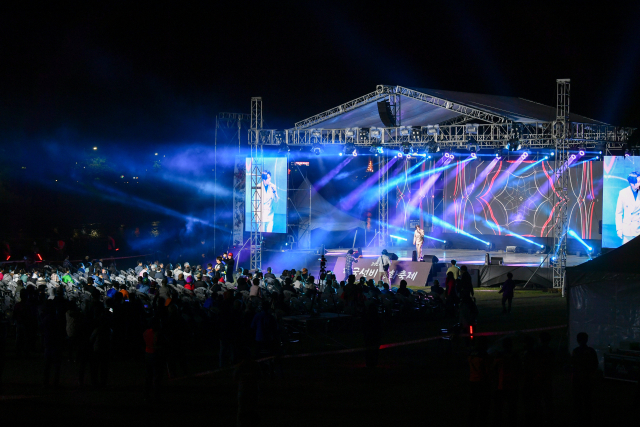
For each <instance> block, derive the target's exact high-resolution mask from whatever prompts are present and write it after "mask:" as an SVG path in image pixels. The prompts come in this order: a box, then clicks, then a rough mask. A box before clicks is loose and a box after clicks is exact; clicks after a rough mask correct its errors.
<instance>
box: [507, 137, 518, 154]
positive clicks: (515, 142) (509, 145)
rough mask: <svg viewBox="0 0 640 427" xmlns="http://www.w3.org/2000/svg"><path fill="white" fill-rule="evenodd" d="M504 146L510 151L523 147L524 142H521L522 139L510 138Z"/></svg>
mask: <svg viewBox="0 0 640 427" xmlns="http://www.w3.org/2000/svg"><path fill="white" fill-rule="evenodd" d="M504 148H506V149H507V150H509V151H518V150H520V149H521V148H522V144H520V141H518V140H517V139H515V138H514V139H510V140H509V142H507V145H506V146H505V147H504Z"/></svg>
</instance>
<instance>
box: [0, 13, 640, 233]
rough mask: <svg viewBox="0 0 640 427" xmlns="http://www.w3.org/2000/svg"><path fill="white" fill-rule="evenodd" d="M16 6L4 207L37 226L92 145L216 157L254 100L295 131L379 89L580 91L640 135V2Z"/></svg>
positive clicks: (593, 112) (8, 20)
mask: <svg viewBox="0 0 640 427" xmlns="http://www.w3.org/2000/svg"><path fill="white" fill-rule="evenodd" d="M19 7H22V9H12V10H11V9H5V10H4V11H3V12H2V13H1V14H0V34H1V36H2V38H1V40H2V43H1V44H0V51H1V52H2V55H1V58H2V61H1V65H0V77H1V81H2V83H3V84H2V85H0V141H1V142H0V144H1V148H0V150H1V151H0V157H1V160H0V167H1V169H0V198H1V199H2V200H1V201H0V203H2V204H3V210H4V211H5V212H7V210H8V207H7V203H8V202H11V203H12V204H13V205H12V206H14V207H15V203H18V204H19V206H21V208H22V209H24V210H25V211H28V212H29V214H28V215H26V216H25V215H22V214H21V215H17V214H16V212H15V210H14V209H9V210H10V211H11V212H12V213H11V215H12V216H11V220H10V221H20V226H21V227H26V228H29V227H30V221H34V220H38V219H39V218H40V217H37V215H36V213H34V212H33V211H34V210H37V208H38V203H42V200H43V199H41V198H40V197H43V193H56V194H62V195H64V194H65V191H66V190H60V189H57V190H56V189H49V188H48V187H42V186H41V185H40V186H38V185H39V184H38V181H39V180H49V181H51V180H52V179H55V178H58V177H59V178H60V180H61V181H62V180H64V179H67V181H69V182H72V181H73V180H76V179H75V178H76V177H75V176H74V177H73V178H70V176H71V172H69V171H70V170H71V169H73V167H74V163H75V162H76V161H78V159H80V160H81V161H82V158H81V157H82V153H85V154H86V153H87V151H90V150H91V147H92V146H96V145H97V146H99V147H100V150H101V153H107V155H108V156H111V157H112V158H113V157H117V156H123V155H124V154H123V153H126V156H127V157H128V158H129V159H130V160H131V163H136V162H137V163H139V164H140V165H142V164H144V165H145V166H144V167H145V168H147V167H148V166H149V164H151V163H149V162H150V161H151V160H150V159H149V156H150V155H151V154H150V153H151V152H153V151H154V150H157V149H158V147H161V149H165V151H166V147H172V148H174V149H180V147H183V149H184V150H189V149H194V147H200V148H197V149H196V151H197V150H200V149H201V148H202V147H207V146H210V145H211V144H212V141H213V132H214V128H215V116H216V114H217V113H218V112H221V111H228V112H242V113H249V106H250V97H251V96H261V97H262V98H263V105H264V117H265V127H270V128H285V127H286V128H288V127H291V126H293V124H294V122H295V121H298V120H302V119H304V118H307V117H309V116H311V115H313V114H316V113H319V112H321V111H324V110H325V109H328V108H331V107H333V106H336V105H338V104H341V103H343V102H346V101H349V100H351V99H354V98H356V97H358V96H360V95H363V94H366V93H368V92H371V91H373V90H374V89H375V86H376V85H377V84H392V85H402V86H406V87H423V88H436V89H445V90H455V91H467V92H477V93H488V94H496V95H509V96H519V97H522V98H526V99H530V100H533V101H536V102H540V103H543V104H547V105H552V106H553V105H555V79H556V78H571V79H572V99H571V109H572V111H573V112H575V113H579V114H582V115H584V116H587V117H591V118H594V119H598V120H602V121H605V122H608V123H611V124H614V125H619V126H631V127H637V126H638V125H639V124H640V120H638V113H640V100H639V99H640V96H639V95H640V85H639V84H638V81H639V79H638V78H637V74H638V73H637V71H638V69H639V65H640V63H639V59H640V31H639V30H638V21H639V19H638V18H640V3H638V2H611V3H607V4H606V7H605V5H601V6H598V7H590V4H587V3H584V2H562V3H561V2H557V4H556V5H542V4H534V3H533V2H527V3H517V2H514V3H512V4H511V5H510V6H502V7H490V6H487V4H486V3H481V2H474V3H472V4H468V3H466V2H442V4H435V3H434V2H429V3H427V2H424V3H423V4H421V5H410V4H406V5H405V4H402V3H399V2H395V3H393V2H389V3H386V4H383V5H380V6H379V7H376V6H373V5H372V3H370V2H359V3H355V2H353V3H349V4H348V5H346V4H343V3H336V4H332V3H329V2H322V3H321V2H313V3H311V2H309V4H307V5H296V6H291V5H288V4H285V3H260V4H259V5H254V4H251V3H235V5H229V4H222V3H221V2H215V3H212V4H208V5H205V4H203V5H189V4H188V3H187V2H183V3H179V4H178V5H177V6H173V7H164V6H159V5H158V4H156V3H151V2H150V3H147V5H146V6H144V7H143V6H142V5H141V4H139V3H137V2H136V4H135V5H134V4H133V3H129V2H127V3H121V4H120V5H119V6H113V5H112V4H111V3H106V4H91V5H81V6H79V7H78V6H77V5H74V6H73V7H62V6H52V5H48V6H43V5H42V4H37V5H25V6H19ZM201 156H203V155H202V154H201V151H197V153H196V154H195V155H194V157H195V158H196V159H198V158H199V157H201ZM145 162H146V163H145ZM200 164H201V167H202V169H203V170H204V169H205V168H209V167H210V165H209V164H207V162H206V161H204V162H199V161H196V162H194V166H193V169H198V165H200ZM24 165H28V166H29V169H28V171H29V175H28V178H27V177H25V176H22V175H20V173H21V171H20V170H21V169H20V168H22V167H23V166H24ZM141 170H142V169H141ZM32 171H33V172H32ZM118 173H119V172H118ZM123 173H124V171H123ZM190 173H191V175H189V176H197V177H198V179H205V178H206V176H205V175H204V172H202V171H197V170H196V171H195V172H194V171H190ZM78 181H79V179H78V180H76V182H78ZM68 194H72V192H71V190H69V193H68ZM73 194H75V195H77V196H81V193H78V192H75V193H73ZM51 197H53V196H51ZM74 197H76V196H74ZM171 199H175V197H171ZM46 200H48V199H46ZM55 203H57V204H56V205H55V206H57V207H59V204H60V203H62V204H64V203H65V201H64V198H63V199H62V201H60V199H58V201H57V202H55ZM23 213H24V211H23ZM48 215H50V214H48ZM91 215H93V213H92V212H91V211H83V213H82V215H80V216H79V217H78V218H74V219H73V220H63V221H82V220H89V221H91V220H92V219H91V218H88V217H90V216H91ZM54 216H55V215H54ZM25 218H26V219H25ZM56 218H57V219H59V217H56ZM48 226H49V225H48ZM7 227H9V228H10V227H11V225H10V224H8V223H7V221H5V222H4V223H3V225H2V229H7Z"/></svg>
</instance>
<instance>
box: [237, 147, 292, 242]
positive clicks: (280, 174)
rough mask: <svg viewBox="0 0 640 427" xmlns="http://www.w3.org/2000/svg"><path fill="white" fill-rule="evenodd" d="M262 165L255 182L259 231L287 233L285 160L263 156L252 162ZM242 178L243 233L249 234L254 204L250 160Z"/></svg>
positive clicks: (284, 158)
mask: <svg viewBox="0 0 640 427" xmlns="http://www.w3.org/2000/svg"><path fill="white" fill-rule="evenodd" d="M253 160H254V161H260V162H261V163H262V165H261V166H262V175H261V176H260V177H257V179H256V182H257V185H256V187H258V190H256V191H259V192H260V193H259V194H258V196H259V197H256V199H259V200H260V202H259V206H257V208H259V212H260V222H261V224H260V231H262V232H263V233H286V232H287V158H286V157H265V158H263V159H253ZM246 162H247V163H246V166H247V169H246V178H245V204H244V206H245V221H244V223H245V230H246V231H251V215H252V208H253V204H252V202H251V191H252V189H251V187H252V185H251V180H252V163H251V162H252V159H251V158H250V157H248V158H247V160H246Z"/></svg>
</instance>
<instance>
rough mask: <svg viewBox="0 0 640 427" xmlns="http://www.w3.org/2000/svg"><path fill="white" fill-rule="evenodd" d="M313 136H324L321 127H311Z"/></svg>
mask: <svg viewBox="0 0 640 427" xmlns="http://www.w3.org/2000/svg"><path fill="white" fill-rule="evenodd" d="M311 136H313V137H314V138H320V137H321V136H322V130H321V129H311Z"/></svg>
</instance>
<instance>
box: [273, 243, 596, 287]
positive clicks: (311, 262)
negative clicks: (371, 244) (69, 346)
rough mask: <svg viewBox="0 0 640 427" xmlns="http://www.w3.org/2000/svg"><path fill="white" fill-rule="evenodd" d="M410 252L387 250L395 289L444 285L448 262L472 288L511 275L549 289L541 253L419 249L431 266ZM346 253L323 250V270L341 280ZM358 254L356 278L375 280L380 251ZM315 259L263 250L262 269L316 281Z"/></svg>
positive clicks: (310, 254) (570, 262)
mask: <svg viewBox="0 0 640 427" xmlns="http://www.w3.org/2000/svg"><path fill="white" fill-rule="evenodd" d="M414 249H415V248H414V247H412V246H395V247H392V248H390V249H387V250H388V251H389V252H393V253H395V254H397V255H398V260H397V261H393V262H392V265H391V268H390V271H391V272H392V280H391V286H399V284H400V280H403V279H404V280H406V281H407V283H408V285H409V286H431V285H432V284H433V281H434V280H438V281H439V282H440V284H441V285H444V278H445V275H446V271H447V269H448V268H449V266H450V262H451V260H452V259H455V260H456V261H457V264H458V266H462V265H466V266H467V267H468V269H469V273H470V274H471V277H472V281H473V285H474V287H479V286H498V285H500V284H502V283H503V282H504V281H505V280H506V278H507V277H506V275H507V273H509V272H511V273H512V274H513V276H514V280H516V281H517V282H520V283H521V284H524V283H526V282H527V281H529V285H528V286H527V287H528V288H536V287H537V288H550V287H552V286H553V269H552V268H551V267H550V266H549V259H548V258H546V257H547V255H545V254H524V253H511V252H507V253H505V252H504V251H492V252H485V251H479V250H464V249H447V250H443V249H434V248H427V250H424V248H423V255H435V256H436V257H437V258H438V263H437V264H432V263H431V262H414V261H411V255H412V252H413V250H414ZM347 250H348V249H342V248H339V249H327V250H326V254H325V258H326V259H327V265H326V270H327V271H332V272H334V273H335V274H336V277H337V279H338V280H345V277H344V260H345V255H346V253H347ZM362 252H363V256H362V259H360V260H359V261H358V263H356V264H354V265H353V267H354V269H353V270H354V274H355V275H356V278H358V279H359V278H360V277H362V276H364V277H366V278H367V279H375V280H376V281H377V280H378V279H379V277H380V276H379V268H378V266H377V264H376V261H377V259H378V257H379V255H380V252H381V249H379V248H363V250H362ZM486 253H489V255H490V256H491V258H495V257H501V258H502V259H503V264H502V265H485V254H486ZM356 255H357V254H356ZM319 258H320V254H319V253H318V252H315V251H297V250H290V251H275V250H264V251H263V267H264V268H263V269H265V270H266V267H272V268H273V271H274V273H276V275H279V273H281V272H282V270H285V269H288V268H289V267H291V266H300V265H305V266H306V268H308V269H309V272H310V274H312V275H313V276H315V277H316V278H318V277H319V274H320V261H319ZM545 258H546V259H545ZM588 260H589V258H588V257H586V256H583V257H578V256H575V255H568V256H567V266H568V267H572V266H575V265H579V264H582V263H583V262H586V261H588Z"/></svg>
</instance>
